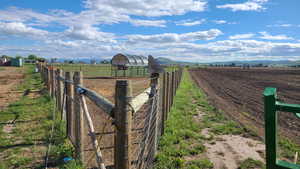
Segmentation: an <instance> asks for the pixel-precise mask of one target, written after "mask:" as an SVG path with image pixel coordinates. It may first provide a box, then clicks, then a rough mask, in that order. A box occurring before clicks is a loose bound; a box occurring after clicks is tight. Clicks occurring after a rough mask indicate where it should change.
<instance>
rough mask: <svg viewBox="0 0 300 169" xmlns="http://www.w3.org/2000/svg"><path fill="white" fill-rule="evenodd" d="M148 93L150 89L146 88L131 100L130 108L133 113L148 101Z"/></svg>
mask: <svg viewBox="0 0 300 169" xmlns="http://www.w3.org/2000/svg"><path fill="white" fill-rule="evenodd" d="M150 91H151V87H149V88H147V89H146V90H145V91H143V92H142V93H141V94H139V95H137V96H136V97H134V98H133V99H132V103H131V106H132V108H133V110H134V112H137V111H138V110H139V109H140V108H141V107H142V106H143V105H144V104H145V103H146V102H147V101H148V100H149V94H150Z"/></svg>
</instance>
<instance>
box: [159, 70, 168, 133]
mask: <svg viewBox="0 0 300 169" xmlns="http://www.w3.org/2000/svg"><path fill="white" fill-rule="evenodd" d="M160 77H161V78H160V82H161V83H160V84H161V85H160V90H161V95H160V96H161V97H160V98H161V113H162V114H161V117H162V119H161V121H162V125H161V135H163V133H164V131H165V120H166V87H167V85H166V81H167V80H166V77H167V76H166V73H162V75H161V76H160Z"/></svg>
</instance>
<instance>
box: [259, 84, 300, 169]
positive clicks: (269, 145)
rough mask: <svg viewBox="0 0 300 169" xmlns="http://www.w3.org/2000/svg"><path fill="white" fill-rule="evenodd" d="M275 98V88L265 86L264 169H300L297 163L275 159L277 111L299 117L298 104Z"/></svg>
mask: <svg viewBox="0 0 300 169" xmlns="http://www.w3.org/2000/svg"><path fill="white" fill-rule="evenodd" d="M276 100H277V95H276V89H275V88H270V87H268V88H266V89H265V91H264V106H265V139H266V169H300V166H299V165H297V164H293V163H289V162H286V161H281V160H277V113H276V111H284V112H290V113H295V115H296V117H299V118H300V114H299V112H300V105H298V104H287V103H281V102H279V101H276Z"/></svg>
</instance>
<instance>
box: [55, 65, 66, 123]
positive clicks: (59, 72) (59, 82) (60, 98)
mask: <svg viewBox="0 0 300 169" xmlns="http://www.w3.org/2000/svg"><path fill="white" fill-rule="evenodd" d="M56 72H57V73H56V81H57V85H56V87H57V89H56V91H57V103H58V110H59V111H60V112H61V119H63V120H65V116H64V115H63V113H64V111H63V104H64V99H63V97H64V96H63V95H64V84H63V82H62V80H59V77H62V76H63V71H62V70H61V69H57V71H56Z"/></svg>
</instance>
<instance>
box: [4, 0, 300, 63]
mask: <svg viewBox="0 0 300 169" xmlns="http://www.w3.org/2000/svg"><path fill="white" fill-rule="evenodd" d="M299 6H300V1H299V0H63V1H62V0H51V1H42V0H1V1H0V55H4V54H5V55H11V56H16V55H21V56H27V55H29V54H36V55H38V56H41V57H46V58H64V59H74V58H102V59H110V58H112V56H113V55H115V54H117V53H128V54H138V55H145V56H148V55H152V56H154V57H165V58H169V59H173V60H180V61H190V62H215V61H233V60H300V31H299V30H300V20H299V16H300V10H299Z"/></svg>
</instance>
